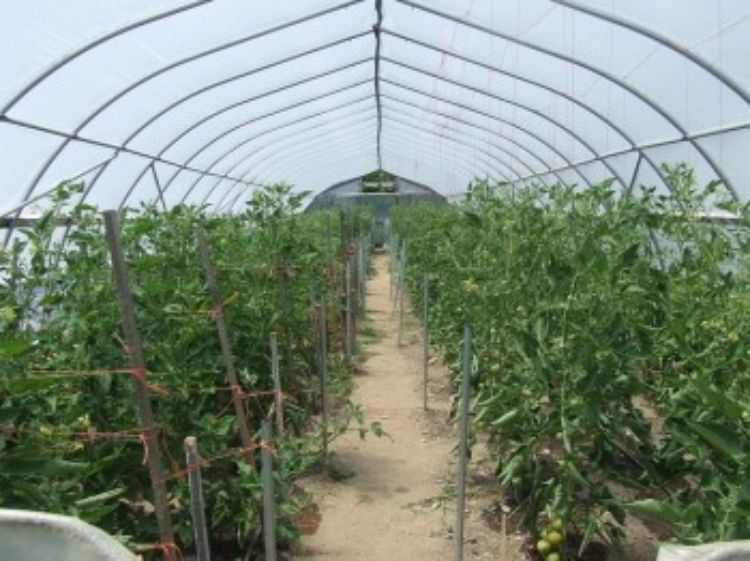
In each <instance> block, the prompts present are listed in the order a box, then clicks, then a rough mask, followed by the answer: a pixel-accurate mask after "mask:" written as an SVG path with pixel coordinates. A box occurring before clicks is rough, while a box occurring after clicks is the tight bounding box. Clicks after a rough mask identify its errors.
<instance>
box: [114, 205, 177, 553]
mask: <svg viewBox="0 0 750 561" xmlns="http://www.w3.org/2000/svg"><path fill="white" fill-rule="evenodd" d="M103 214H104V225H105V228H106V237H107V244H108V245H109V252H110V255H111V256H112V274H113V277H114V281H115V286H116V288H117V299H118V301H119V303H120V316H121V318H122V331H123V333H124V335H125V342H126V344H127V351H128V358H129V360H130V366H131V367H132V368H133V369H134V372H136V371H137V372H141V373H142V375H141V376H137V375H134V376H133V385H134V387H135V395H136V401H137V403H138V412H139V416H140V418H141V429H142V431H143V446H144V448H145V452H146V454H145V455H146V462H147V465H148V475H149V477H150V479H151V490H152V492H153V494H154V508H155V510H156V521H157V524H158V525H159V539H160V541H161V543H162V544H164V545H168V546H171V545H174V532H173V530H172V519H171V517H170V515H169V504H168V501H167V487H166V485H165V483H164V475H163V473H162V458H161V449H160V448H159V442H158V439H157V436H156V422H155V421H154V411H153V408H152V406H151V397H150V395H149V392H148V385H147V383H146V376H145V372H146V362H145V360H144V358H143V347H142V345H141V337H140V333H139V332H138V326H137V324H136V320H135V306H134V304H133V296H132V294H131V293H130V284H129V280H128V269H127V265H126V264H125V255H124V252H123V249H122V234H121V232H120V222H119V218H118V215H117V211H115V210H108V211H105V212H104V213H103ZM171 551H172V550H171V549H165V553H166V557H167V558H168V559H171V558H172V554H171Z"/></svg>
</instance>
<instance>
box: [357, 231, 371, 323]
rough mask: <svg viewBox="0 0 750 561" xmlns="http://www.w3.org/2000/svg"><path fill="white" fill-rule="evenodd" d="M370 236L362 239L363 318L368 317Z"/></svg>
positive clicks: (361, 300)
mask: <svg viewBox="0 0 750 561" xmlns="http://www.w3.org/2000/svg"><path fill="white" fill-rule="evenodd" d="M367 238H368V236H363V238H362V249H361V251H360V255H361V257H360V259H361V262H360V270H361V271H362V280H361V284H360V287H359V289H360V299H359V301H360V306H361V310H362V317H363V318H364V317H366V316H367V248H368V247H369V244H368V243H367Z"/></svg>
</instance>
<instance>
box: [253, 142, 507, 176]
mask: <svg viewBox="0 0 750 561" xmlns="http://www.w3.org/2000/svg"><path fill="white" fill-rule="evenodd" d="M399 141H400V139H399ZM405 146H408V143H405ZM432 148H433V147H430V149H432ZM320 150H324V152H327V151H328V150H327V149H324V148H323V147H316V146H313V149H312V154H311V157H313V156H314V157H315V161H316V163H317V161H318V158H319V157H320V156H319V155H318V151H320ZM308 152H309V151H308ZM426 154H430V157H431V158H434V159H435V160H436V161H438V162H439V161H441V160H442V161H444V160H445V157H446V156H445V154H442V155H438V154H436V155H434V156H433V155H432V153H431V152H426ZM450 159H451V160H454V164H456V165H460V167H462V168H463V169H464V171H465V172H466V173H467V174H468V175H469V176H470V177H471V176H475V174H476V171H475V170H473V169H472V167H471V163H470V162H467V161H466V160H464V159H463V158H460V159H459V158H456V157H455V156H453V157H451V158H450ZM459 163H460V164H459ZM273 165H278V164H273ZM304 165H307V163H306V162H305V164H304ZM269 171H270V170H269ZM251 172H256V174H255V175H254V176H253V177H255V178H258V177H260V174H259V173H257V168H253V169H250V170H246V171H245V172H243V173H241V174H240V177H242V178H244V177H246V176H247V175H249V174H250V173H251ZM503 177H505V175H504V174H503Z"/></svg>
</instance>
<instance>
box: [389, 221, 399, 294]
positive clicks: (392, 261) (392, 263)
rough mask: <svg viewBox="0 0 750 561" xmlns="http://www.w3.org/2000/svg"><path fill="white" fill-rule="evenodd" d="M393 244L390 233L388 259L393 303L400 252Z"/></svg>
mask: <svg viewBox="0 0 750 561" xmlns="http://www.w3.org/2000/svg"><path fill="white" fill-rule="evenodd" d="M393 242H394V239H393V233H391V232H389V235H388V257H389V259H388V273H389V274H390V281H391V284H390V289H391V290H390V292H389V295H390V299H391V302H393V298H394V294H393V290H394V280H395V279H394V278H393V276H394V274H395V271H396V259H397V255H396V254H397V253H398V250H397V249H394V248H395V247H396V246H395V245H394V243H393Z"/></svg>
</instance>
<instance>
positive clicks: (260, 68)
mask: <svg viewBox="0 0 750 561" xmlns="http://www.w3.org/2000/svg"><path fill="white" fill-rule="evenodd" d="M369 34H370V32H369V31H367V32H364V33H357V34H354V35H349V36H347V37H344V38H342V39H337V40H336V41H331V42H329V43H326V44H324V45H321V46H319V47H315V48H314V49H309V50H307V51H304V52H302V53H297V54H294V55H291V56H288V57H284V58H282V59H279V60H276V61H274V62H271V63H268V64H264V65H261V66H258V67H255V68H252V69H250V70H246V71H243V72H240V73H238V74H232V75H230V76H228V77H227V78H224V79H222V80H218V81H216V82H212V83H211V84H208V85H205V86H202V87H200V88H199V89H197V90H194V91H192V92H190V93H189V94H187V95H184V96H182V97H180V98H178V99H177V100H175V101H174V102H172V103H170V104H169V105H167V106H166V107H164V108H162V109H161V110H159V111H158V112H156V113H155V114H153V115H152V116H151V117H149V118H148V119H147V120H146V121H144V122H143V123H142V124H141V125H140V126H138V127H137V128H136V129H135V130H133V131H132V132H131V133H130V134H129V135H128V136H127V137H126V138H125V140H123V141H122V144H121V145H122V146H123V147H125V146H127V145H128V144H130V143H131V142H132V141H133V140H134V139H135V138H136V137H137V136H138V135H139V134H141V133H142V132H143V131H144V130H146V129H147V128H148V127H150V126H151V125H152V124H153V123H155V122H156V121H158V120H159V119H161V118H162V117H163V116H164V115H166V114H167V113H169V112H170V111H172V110H173V109H174V108H175V107H178V106H179V105H182V104H183V103H186V102H187V101H189V100H191V99H194V98H196V97H198V96H200V95H202V94H204V93H206V92H208V91H211V90H213V89H216V88H219V87H221V86H225V85H227V84H230V83H232V82H234V81H236V80H241V79H244V78H247V77H248V76H252V75H253V74H257V73H259V72H264V71H266V70H269V69H272V68H276V67H278V66H281V65H283V64H287V63H289V62H293V61H296V60H299V59H301V58H303V57H306V56H308V55H311V54H315V53H319V52H321V51H324V50H326V49H330V48H333V47H337V46H340V45H342V44H344V43H347V42H349V41H353V40H356V39H359V38H363V37H367V36H369ZM361 60H362V62H364V61H365V60H366V59H361ZM339 68H342V69H343V67H339ZM317 77H318V78H320V77H321V75H320V74H319V75H317ZM313 79H314V78H313ZM293 84H294V83H291V84H289V85H288V87H293ZM104 172H106V168H105V169H104V170H102V173H104ZM97 180H98V177H97V178H96V180H95V181H94V182H93V184H91V185H90V186H89V189H93V187H94V184H95V183H96V181H97ZM83 198H84V199H85V194H84V197H83Z"/></svg>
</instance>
